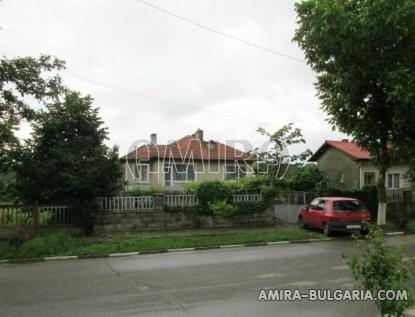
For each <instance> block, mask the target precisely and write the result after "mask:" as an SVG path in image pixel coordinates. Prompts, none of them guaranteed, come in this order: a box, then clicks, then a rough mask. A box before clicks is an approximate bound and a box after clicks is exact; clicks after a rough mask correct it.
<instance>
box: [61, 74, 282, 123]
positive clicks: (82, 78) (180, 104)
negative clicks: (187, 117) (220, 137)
mask: <svg viewBox="0 0 415 317" xmlns="http://www.w3.org/2000/svg"><path fill="white" fill-rule="evenodd" d="M67 73H68V74H69V75H70V76H72V77H74V78H78V79H80V80H83V81H85V82H88V83H91V84H93V85H97V86H102V87H104V88H108V89H113V90H118V91H122V92H124V93H127V94H131V95H136V96H140V97H143V98H146V99H149V100H154V101H158V102H162V103H165V104H169V105H172V106H180V107H186V108H190V109H195V110H198V111H202V112H206V113H209V114H212V115H216V116H220V117H229V118H232V119H237V120H241V121H251V122H254V123H257V124H269V125H274V126H277V124H275V123H272V122H266V121H262V122H259V121H257V120H254V119H251V118H247V117H241V116H235V115H230V114H225V113H220V112H216V111H210V110H206V109H203V108H200V107H195V106H190V105H186V104H182V103H177V102H174V101H170V100H167V99H163V98H159V97H154V96H150V95H147V94H143V93H141V92H138V91H135V90H130V89H126V88H122V87H117V86H113V85H110V84H106V83H102V82H98V81H95V80H91V79H88V78H86V77H83V76H79V75H76V74H74V73H71V72H67Z"/></svg>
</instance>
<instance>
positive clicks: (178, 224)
mask: <svg viewBox="0 0 415 317" xmlns="http://www.w3.org/2000/svg"><path fill="white" fill-rule="evenodd" d="M275 223H276V222H275V217H274V212H273V209H272V208H268V209H267V210H266V211H264V212H262V213H256V214H253V215H244V216H232V217H220V216H200V215H195V214H193V213H191V212H175V213H169V212H165V211H143V212H140V211H133V212H128V211H124V212H107V213H100V214H98V215H97V217H96V229H97V230H140V231H144V230H149V231H157V230H178V229H199V228H200V229H210V228H238V227H257V226H272V225H275Z"/></svg>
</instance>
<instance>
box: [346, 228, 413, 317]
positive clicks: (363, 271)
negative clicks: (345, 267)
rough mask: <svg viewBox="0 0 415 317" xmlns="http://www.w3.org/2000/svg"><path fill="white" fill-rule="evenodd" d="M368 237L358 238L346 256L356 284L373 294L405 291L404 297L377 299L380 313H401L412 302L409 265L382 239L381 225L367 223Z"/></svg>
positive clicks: (401, 254) (396, 249)
mask: <svg viewBox="0 0 415 317" xmlns="http://www.w3.org/2000/svg"><path fill="white" fill-rule="evenodd" d="M367 226H368V228H369V234H368V236H367V239H365V240H358V241H357V245H356V246H355V247H354V248H353V250H351V251H350V252H349V253H348V254H345V256H346V257H347V258H348V264H349V266H350V268H351V270H352V274H353V277H354V278H355V279H356V281H357V282H358V284H359V286H360V287H361V288H363V289H365V290H368V291H370V292H371V294H372V296H376V295H377V294H378V292H379V291H388V290H392V291H398V290H399V291H402V290H404V291H407V295H408V296H407V299H406V300H405V299H403V300H397V299H395V300H386V299H385V300H377V301H376V302H375V303H376V306H377V307H378V309H379V311H380V313H381V316H403V315H404V310H405V309H406V308H408V307H409V306H410V305H412V303H413V287H412V283H411V280H412V278H411V277H412V274H411V267H410V264H409V263H408V262H405V261H404V256H403V252H402V251H401V250H400V249H399V248H397V247H396V246H394V245H390V244H387V243H386V242H385V238H384V234H383V231H382V230H381V229H379V228H378V227H376V226H374V225H370V224H367Z"/></svg>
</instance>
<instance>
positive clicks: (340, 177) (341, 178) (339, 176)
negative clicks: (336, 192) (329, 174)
mask: <svg viewBox="0 0 415 317" xmlns="http://www.w3.org/2000/svg"><path fill="white" fill-rule="evenodd" d="M337 184H344V174H343V173H341V172H340V173H338V174H337Z"/></svg>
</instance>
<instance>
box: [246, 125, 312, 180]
mask: <svg viewBox="0 0 415 317" xmlns="http://www.w3.org/2000/svg"><path fill="white" fill-rule="evenodd" d="M257 131H258V132H259V133H260V134H261V135H265V136H267V137H268V138H269V147H268V148H261V149H256V151H255V153H254V154H255V156H256V157H257V166H256V170H257V172H258V173H267V174H269V175H270V176H271V187H275V184H276V181H277V180H280V179H282V178H283V177H284V176H285V175H286V173H287V170H288V168H289V166H290V164H292V163H295V162H299V161H304V160H306V159H307V157H308V156H310V155H311V152H310V150H306V151H304V152H303V153H301V154H298V155H290V153H289V151H288V148H289V147H290V146H292V145H296V144H301V143H303V144H304V143H305V140H304V138H303V134H302V132H301V129H299V128H295V127H294V126H293V124H292V123H288V124H286V125H284V126H282V127H281V128H280V129H278V130H277V131H276V132H274V133H270V132H268V131H266V130H265V129H264V128H261V127H260V128H258V130H257Z"/></svg>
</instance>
